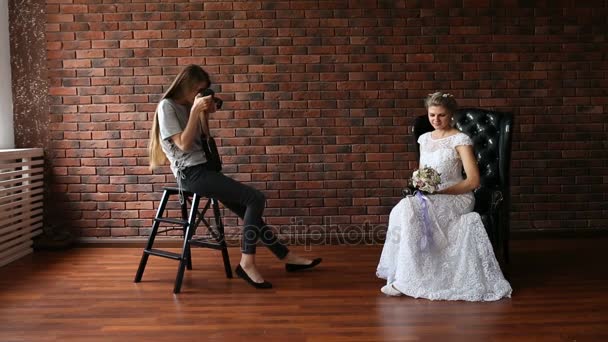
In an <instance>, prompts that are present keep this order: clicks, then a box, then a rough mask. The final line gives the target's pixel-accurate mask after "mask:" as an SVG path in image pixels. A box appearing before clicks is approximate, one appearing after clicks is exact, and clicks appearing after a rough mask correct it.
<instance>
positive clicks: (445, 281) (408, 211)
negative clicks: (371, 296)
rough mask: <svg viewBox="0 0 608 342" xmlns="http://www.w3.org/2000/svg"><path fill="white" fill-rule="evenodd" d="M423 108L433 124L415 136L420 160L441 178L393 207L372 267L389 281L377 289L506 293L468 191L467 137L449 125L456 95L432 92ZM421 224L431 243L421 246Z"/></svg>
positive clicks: (470, 156)
mask: <svg viewBox="0 0 608 342" xmlns="http://www.w3.org/2000/svg"><path fill="white" fill-rule="evenodd" d="M425 107H426V109H427V111H428V117H429V121H430V122H431V124H432V126H433V128H434V129H435V130H434V131H432V132H428V133H425V134H423V135H421V136H420V138H419V139H418V143H419V144H420V167H423V166H429V167H432V168H433V169H435V170H437V171H438V172H439V173H440V174H441V184H440V185H439V187H438V191H436V192H435V193H434V194H432V195H427V196H424V197H423V198H422V197H420V196H409V197H406V198H404V199H402V200H401V201H400V202H399V203H398V204H397V205H396V206H395V207H394V208H393V210H392V211H391V214H390V218H389V227H388V231H387V236H386V242H385V244H384V248H383V249H382V255H381V257H380V263H379V264H378V268H377V271H376V274H377V276H378V277H380V278H382V279H386V281H387V282H386V285H385V286H384V287H382V289H381V291H382V292H383V293H384V294H386V295H389V296H400V295H408V296H411V297H415V298H428V299H432V300H438V299H441V300H466V301H493V300H498V299H501V298H503V297H510V296H511V286H510V285H509V283H508V282H507V281H506V280H505V278H504V276H503V274H502V272H501V270H500V267H499V265H498V262H497V261H496V257H495V256H494V252H493V251H492V245H491V244H490V240H489V239H488V236H487V233H486V231H485V229H484V226H483V223H482V221H481V217H480V216H479V214H477V213H476V212H473V207H474V204H475V198H474V197H473V193H472V191H473V190H474V189H475V188H477V187H478V186H479V170H478V168H477V162H476V160H475V155H474V153H473V147H472V141H471V139H470V138H469V137H468V136H467V135H466V134H464V133H461V132H460V131H458V130H457V129H455V128H453V127H452V126H451V120H452V113H454V111H455V110H456V109H457V104H456V100H455V99H454V97H453V96H452V95H451V94H447V93H441V92H436V93H434V94H430V95H429V96H428V97H427V98H426V100H425ZM463 167H464V171H465V173H466V176H467V177H466V179H463V177H462V169H463ZM423 211H424V212H423ZM425 229H430V233H431V234H430V238H429V242H432V243H430V244H427V245H426V246H425V245H423V244H421V239H422V238H423V231H424V230H425ZM426 235H428V233H427V234H426Z"/></svg>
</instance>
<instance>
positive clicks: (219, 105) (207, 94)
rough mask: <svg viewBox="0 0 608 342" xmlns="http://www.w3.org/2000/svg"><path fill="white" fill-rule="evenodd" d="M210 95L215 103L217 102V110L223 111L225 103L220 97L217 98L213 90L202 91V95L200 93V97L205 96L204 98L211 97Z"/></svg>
mask: <svg viewBox="0 0 608 342" xmlns="http://www.w3.org/2000/svg"><path fill="white" fill-rule="evenodd" d="M209 95H211V98H213V102H215V108H217V109H221V108H222V104H223V103H224V101H223V100H222V99H220V98H219V97H216V96H215V92H214V91H213V90H211V89H210V88H207V89H204V90H203V91H201V92H200V93H198V96H203V97H204V96H209Z"/></svg>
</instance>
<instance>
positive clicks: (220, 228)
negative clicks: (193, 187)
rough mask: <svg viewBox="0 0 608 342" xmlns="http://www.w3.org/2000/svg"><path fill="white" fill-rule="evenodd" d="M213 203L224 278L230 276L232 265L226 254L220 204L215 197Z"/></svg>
mask: <svg viewBox="0 0 608 342" xmlns="http://www.w3.org/2000/svg"><path fill="white" fill-rule="evenodd" d="M211 201H212V203H213V217H214V218H215V227H216V228H217V231H218V234H219V236H218V240H219V241H218V242H219V243H220V245H221V246H222V259H224V271H226V278H232V267H231V266H230V256H229V255H228V246H227V244H226V237H225V235H224V223H223V222H222V216H221V213H220V206H219V203H218V201H217V200H216V199H215V198H212V199H211Z"/></svg>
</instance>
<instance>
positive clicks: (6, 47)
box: [0, 1, 15, 149]
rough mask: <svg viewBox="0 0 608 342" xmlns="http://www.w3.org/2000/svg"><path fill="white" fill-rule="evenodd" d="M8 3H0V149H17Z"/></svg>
mask: <svg viewBox="0 0 608 342" xmlns="http://www.w3.org/2000/svg"><path fill="white" fill-rule="evenodd" d="M8 27H9V24H8V1H0V75H2V81H0V149H3V148H14V147H15V131H14V128H13V92H12V89H11V84H12V82H11V56H10V51H11V45H10V41H9V31H8Z"/></svg>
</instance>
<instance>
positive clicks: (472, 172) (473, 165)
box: [436, 145, 479, 195]
mask: <svg viewBox="0 0 608 342" xmlns="http://www.w3.org/2000/svg"><path fill="white" fill-rule="evenodd" d="M456 151H457V152H458V154H459V155H460V159H461V160H462V165H463V166H464V172H465V173H466V174H467V179H465V180H463V181H461V182H459V183H456V184H454V185H452V186H450V187H449V188H445V189H443V190H440V191H437V192H436V193H438V194H445V195H460V194H464V193H467V192H469V191H473V190H475V189H477V188H478V187H479V169H478V168H477V161H476V160H475V154H474V153H473V146H471V145H460V146H456Z"/></svg>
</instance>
